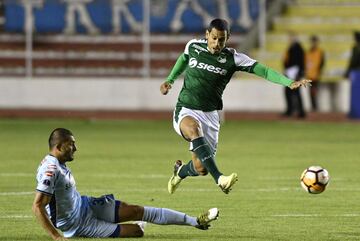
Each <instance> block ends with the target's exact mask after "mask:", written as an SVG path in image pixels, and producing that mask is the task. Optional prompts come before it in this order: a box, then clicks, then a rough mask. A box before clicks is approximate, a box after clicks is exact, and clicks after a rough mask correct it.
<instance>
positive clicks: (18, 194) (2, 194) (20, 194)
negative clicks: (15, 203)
mask: <svg viewBox="0 0 360 241" xmlns="http://www.w3.org/2000/svg"><path fill="white" fill-rule="evenodd" d="M33 194H34V192H0V196H25V195H33Z"/></svg>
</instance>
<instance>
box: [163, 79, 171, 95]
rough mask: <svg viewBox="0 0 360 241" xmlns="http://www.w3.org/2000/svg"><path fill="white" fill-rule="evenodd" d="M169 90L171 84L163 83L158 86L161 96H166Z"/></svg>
mask: <svg viewBox="0 0 360 241" xmlns="http://www.w3.org/2000/svg"><path fill="white" fill-rule="evenodd" d="M170 89H171V84H169V83H167V82H164V83H162V84H161V85H160V92H161V94H163V95H167V93H169V90H170Z"/></svg>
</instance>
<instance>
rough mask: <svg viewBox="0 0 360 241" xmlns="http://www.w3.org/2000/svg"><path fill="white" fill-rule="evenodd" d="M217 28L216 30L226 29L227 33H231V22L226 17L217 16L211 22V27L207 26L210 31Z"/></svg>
mask: <svg viewBox="0 0 360 241" xmlns="http://www.w3.org/2000/svg"><path fill="white" fill-rule="evenodd" d="M213 28H215V29H216V30H219V31H226V32H227V35H228V36H229V35H230V28H229V24H228V22H227V21H226V20H225V19H221V18H215V19H214V20H212V21H211V22H210V24H209V27H208V28H207V30H208V31H209V32H211V30H212V29H213Z"/></svg>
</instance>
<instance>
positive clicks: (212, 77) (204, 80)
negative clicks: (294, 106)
mask: <svg viewBox="0 0 360 241" xmlns="http://www.w3.org/2000/svg"><path fill="white" fill-rule="evenodd" d="M256 67H257V69H255V71H254V68H256ZM256 70H257V71H256ZM183 71H185V78H184V83H183V87H182V89H181V91H180V94H179V97H178V102H177V107H186V108H189V109H195V110H202V111H206V112H207V111H213V110H221V109H222V108H223V102H222V95H223V92H224V90H225V87H226V85H227V84H228V83H229V81H230V79H231V77H232V76H233V74H234V72H235V71H246V72H249V73H255V74H256V75H258V76H261V77H264V78H266V79H268V80H270V81H272V82H275V83H280V84H282V85H285V86H289V85H290V84H291V83H292V82H293V81H292V80H290V79H287V78H286V77H285V76H283V75H281V74H279V73H277V72H276V71H273V70H272V69H270V68H268V67H266V66H263V65H261V64H258V63H257V62H256V61H255V60H254V59H251V58H250V57H248V56H246V55H245V54H242V53H238V52H236V50H235V49H233V48H228V47H225V48H224V49H223V50H222V51H221V52H220V53H218V54H212V53H210V51H209V50H208V48H207V40H205V39H200V40H198V39H193V40H190V41H189V42H188V43H187V44H186V47H185V50H184V53H183V54H182V56H180V57H179V59H178V61H177V62H176V65H175V67H174V68H173V70H172V71H171V73H170V75H169V76H168V78H167V81H168V82H169V83H171V84H172V83H173V82H174V81H175V79H176V78H177V77H178V75H180V74H181V73H182V72H183Z"/></svg>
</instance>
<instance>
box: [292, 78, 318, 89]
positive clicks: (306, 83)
mask: <svg viewBox="0 0 360 241" xmlns="http://www.w3.org/2000/svg"><path fill="white" fill-rule="evenodd" d="M311 82H312V80H310V79H302V80H299V81H294V82H292V83H291V85H290V86H289V88H290V89H292V90H293V89H297V88H299V87H301V86H304V87H308V86H311Z"/></svg>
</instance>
